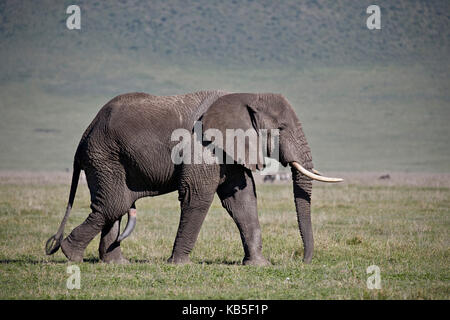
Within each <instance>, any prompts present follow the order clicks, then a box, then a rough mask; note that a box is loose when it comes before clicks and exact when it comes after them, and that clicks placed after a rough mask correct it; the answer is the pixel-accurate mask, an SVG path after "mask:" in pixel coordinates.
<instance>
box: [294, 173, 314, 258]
mask: <svg viewBox="0 0 450 320" xmlns="http://www.w3.org/2000/svg"><path fill="white" fill-rule="evenodd" d="M291 170H292V182H293V189H294V190H293V191H294V201H295V209H296V211H297V221H298V227H299V230H300V235H301V237H302V240H303V247H304V254H303V262H305V263H310V262H311V259H312V256H313V251H314V238H313V231H312V224H311V191H312V181H311V179H310V178H309V177H307V176H305V175H304V174H302V173H300V172H299V171H298V170H296V169H295V168H292V169H291Z"/></svg>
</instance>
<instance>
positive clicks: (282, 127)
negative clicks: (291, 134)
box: [278, 123, 287, 130]
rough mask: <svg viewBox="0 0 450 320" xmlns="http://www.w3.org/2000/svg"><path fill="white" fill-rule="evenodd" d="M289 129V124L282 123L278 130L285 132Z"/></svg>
mask: <svg viewBox="0 0 450 320" xmlns="http://www.w3.org/2000/svg"><path fill="white" fill-rule="evenodd" d="M286 128H287V124H286V123H280V124H279V125H278V130H284V129H286Z"/></svg>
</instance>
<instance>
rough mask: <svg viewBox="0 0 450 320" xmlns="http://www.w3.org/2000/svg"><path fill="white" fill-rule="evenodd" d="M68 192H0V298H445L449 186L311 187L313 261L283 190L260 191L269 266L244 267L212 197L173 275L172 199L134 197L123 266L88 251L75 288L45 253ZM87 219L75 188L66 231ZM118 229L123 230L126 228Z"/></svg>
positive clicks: (9, 186)
mask: <svg viewBox="0 0 450 320" xmlns="http://www.w3.org/2000/svg"><path fill="white" fill-rule="evenodd" d="M68 191H69V187H68V185H65V184H64V185H62V184H41V185H38V184H23V183H21V184H14V183H12V182H8V183H6V182H3V183H2V184H0V286H1V290H0V299H107V298H108V299H449V298H450V290H449V280H450V273H449V271H450V270H449V265H448V261H449V253H450V252H449V240H450V239H449V234H448V230H449V227H450V220H449V213H450V200H449V199H450V189H448V188H431V187H405V186H390V187H386V186H376V187H375V186H363V185H332V186H329V185H327V186H324V185H316V186H315V188H314V191H313V208H312V213H313V226H314V236H315V256H314V259H313V261H312V263H311V264H309V265H305V264H303V263H302V262H301V258H302V255H303V249H302V245H301V242H300V236H299V232H298V228H297V225H296V217H295V212H294V204H293V200H292V197H291V187H290V185H288V184H287V185H259V186H258V197H259V198H258V201H259V203H258V205H259V215H260V223H261V227H262V235H263V253H264V255H265V256H266V257H267V258H268V259H269V260H270V261H271V262H272V266H269V267H259V268H258V267H247V266H242V265H241V264H240V262H241V259H242V257H243V250H242V245H241V241H240V237H239V233H238V230H237V227H236V226H235V224H234V223H233V222H232V220H231V218H230V217H229V216H228V215H227V214H226V212H225V210H224V209H222V207H221V206H220V203H219V201H218V199H215V201H214V203H213V205H212V207H211V210H210V212H209V214H208V216H207V218H206V220H205V222H204V224H203V227H202V230H201V232H200V235H199V239H198V241H197V243H196V246H195V248H194V250H193V252H192V255H191V259H192V262H193V263H192V264H190V265H183V266H173V265H169V264H167V263H166V262H165V261H166V259H167V258H168V257H169V255H170V253H171V248H172V244H173V240H174V237H175V233H176V230H177V227H178V219H179V209H178V203H177V199H176V198H177V195H176V194H175V193H173V194H169V195H166V196H161V197H156V198H146V199H142V200H139V201H138V203H137V207H138V225H137V227H136V230H135V232H134V233H133V235H132V236H131V237H130V238H128V239H127V240H126V241H124V243H123V244H122V248H123V251H124V255H125V256H126V257H127V258H129V259H130V261H131V263H130V264H129V265H121V266H117V265H107V264H103V263H99V262H98V254H97V246H98V241H99V237H98V236H97V237H96V238H95V239H94V241H92V243H91V244H90V245H89V246H88V248H87V250H86V253H85V262H84V263H81V264H79V266H80V269H81V289H80V290H68V289H67V288H66V281H67V279H68V277H69V274H67V272H66V268H67V266H68V265H69V264H68V263H67V262H66V259H65V257H64V256H63V254H62V253H61V251H59V252H58V253H56V254H55V255H53V256H46V255H45V254H44V244H45V241H46V240H47V238H48V237H49V236H50V235H52V234H54V233H55V232H56V229H57V227H58V225H59V222H60V220H61V218H62V215H63V211H64V208H65V202H66V199H67V196H68ZM89 212H90V210H89V193H88V190H87V187H86V186H85V185H81V186H80V187H79V189H78V195H77V198H76V201H75V207H74V209H73V211H72V215H71V217H70V219H69V223H68V226H67V227H66V234H67V233H68V232H69V231H70V230H71V229H72V228H74V227H75V226H77V225H78V224H79V223H81V222H82V221H83V220H84V219H85V218H86V216H87V215H88V213H89ZM122 228H123V226H122ZM373 264H375V265H377V266H379V267H380V270H381V285H382V289H381V290H369V289H367V287H366V281H367V277H368V276H369V275H367V274H366V269H367V267H368V266H370V265H373Z"/></svg>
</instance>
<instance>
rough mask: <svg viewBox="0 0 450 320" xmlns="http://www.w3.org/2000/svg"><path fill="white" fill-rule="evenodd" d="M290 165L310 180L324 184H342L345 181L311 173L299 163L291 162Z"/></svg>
mask: <svg viewBox="0 0 450 320" xmlns="http://www.w3.org/2000/svg"><path fill="white" fill-rule="evenodd" d="M290 164H291V166H293V167H294V168H295V169H297V170H298V171H300V172H301V173H302V174H304V175H305V176H307V177H309V178H311V179H313V180H317V181H322V182H341V181H344V179H341V178H329V177H325V176H321V175H318V174H315V173H312V172H309V171H308V170H306V169H305V168H303V167H302V166H301V165H300V164H299V163H298V162H295V161H293V162H291V163H290ZM313 170H314V169H313Z"/></svg>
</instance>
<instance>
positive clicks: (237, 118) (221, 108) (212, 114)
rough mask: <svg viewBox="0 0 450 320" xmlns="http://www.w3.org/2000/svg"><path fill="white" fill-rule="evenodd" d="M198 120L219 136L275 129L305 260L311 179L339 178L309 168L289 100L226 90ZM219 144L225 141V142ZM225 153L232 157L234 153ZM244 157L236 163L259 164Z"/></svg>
mask: <svg viewBox="0 0 450 320" xmlns="http://www.w3.org/2000/svg"><path fill="white" fill-rule="evenodd" d="M202 122H203V130H204V132H205V131H206V130H208V129H217V130H220V131H221V132H222V135H223V137H226V132H225V130H226V129H243V130H245V131H247V130H249V129H250V131H252V130H254V131H255V134H256V135H260V134H261V132H263V130H262V129H266V130H268V132H269V133H270V132H271V129H278V132H279V159H278V160H279V161H280V163H281V164H282V165H284V166H287V165H290V166H291V171H292V180H293V191H294V201H295V206H296V211H297V220H298V225H299V230H300V234H301V237H302V239H303V245H304V259H303V261H304V262H306V263H309V262H310V261H311V259H312V255H313V249H314V240H313V233H312V226H311V190H312V179H314V180H319V181H324V182H339V181H342V179H339V178H328V177H324V176H321V175H320V174H319V173H318V171H316V170H314V169H313V163H312V157H311V150H310V148H309V145H308V143H307V141H306V138H305V135H304V133H303V129H302V126H301V124H300V121H299V120H298V118H297V116H296V114H295V112H294V109H293V108H292V106H291V105H290V104H289V102H288V101H287V100H286V99H285V98H284V97H283V96H282V95H279V94H247V93H245V94H239V93H236V94H229V95H226V96H223V97H221V98H219V99H218V100H217V101H216V102H215V103H214V104H213V105H212V106H211V107H210V108H209V109H208V110H207V112H206V113H205V114H204V115H203V117H202ZM275 132H276V131H275ZM211 140H212V139H211ZM249 141H250V140H249ZM223 145H227V142H226V141H225V142H224V143H223ZM268 145H269V146H270V144H268ZM245 147H246V148H247V149H248V150H247V152H252V150H257V149H258V147H257V146H252V142H248V143H247V144H246V145H245ZM268 149H269V150H267V153H268V155H269V156H272V155H273V154H274V150H271V149H270V147H269V148H268ZM224 150H225V149H224ZM228 156H230V157H231V158H236V155H235V154H234V155H228ZM258 159H259V158H258ZM235 160H236V159H235ZM237 160H240V159H237ZM248 160H249V157H246V158H245V159H244V160H243V161H242V162H240V163H242V164H243V165H244V166H246V167H247V168H249V169H255V168H260V167H261V162H262V161H261V159H259V160H258V163H257V164H253V163H249V162H248ZM238 162H239V161H238Z"/></svg>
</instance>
